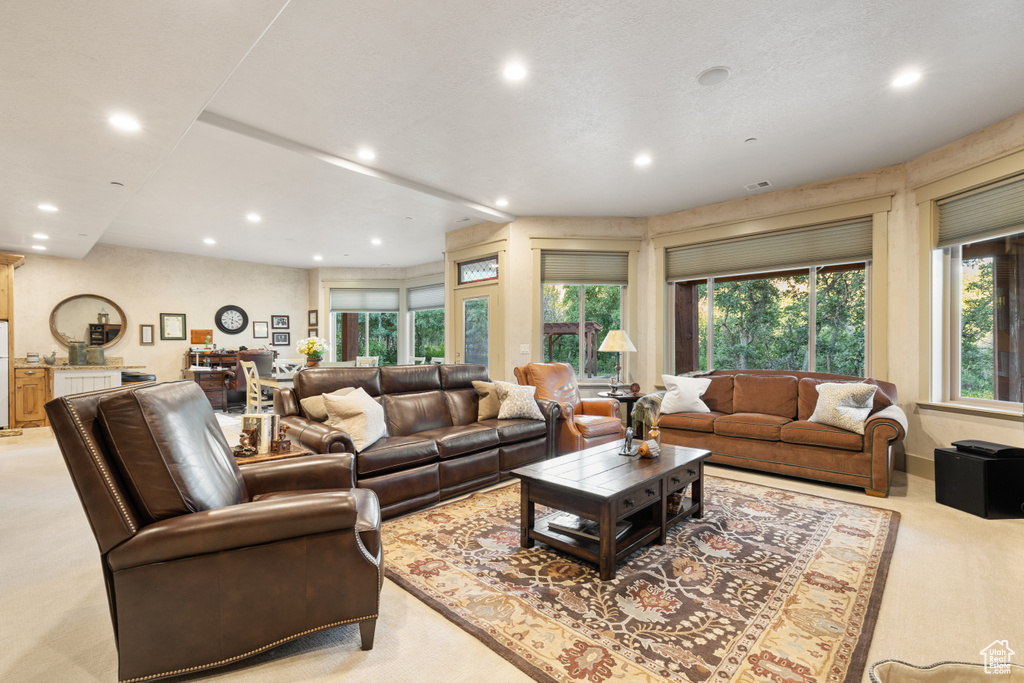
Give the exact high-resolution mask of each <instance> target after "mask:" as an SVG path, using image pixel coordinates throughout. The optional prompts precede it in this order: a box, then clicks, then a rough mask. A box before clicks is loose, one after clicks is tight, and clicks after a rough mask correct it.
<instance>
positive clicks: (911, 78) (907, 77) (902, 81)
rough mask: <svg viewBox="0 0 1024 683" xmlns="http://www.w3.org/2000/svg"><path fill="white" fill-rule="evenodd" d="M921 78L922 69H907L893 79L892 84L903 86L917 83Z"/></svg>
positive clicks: (898, 86)
mask: <svg viewBox="0 0 1024 683" xmlns="http://www.w3.org/2000/svg"><path fill="white" fill-rule="evenodd" d="M919 80H921V72H920V71H907V72H904V73H902V74H900V75H899V76H897V77H896V78H894V79H893V81H892V85H893V87H895V88H902V87H904V86H907V85H910V84H912V83H917V82H918V81H919Z"/></svg>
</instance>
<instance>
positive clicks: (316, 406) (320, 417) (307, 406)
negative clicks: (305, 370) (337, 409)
mask: <svg viewBox="0 0 1024 683" xmlns="http://www.w3.org/2000/svg"><path fill="white" fill-rule="evenodd" d="M355 390H356V388H355V387H342V388H341V389H338V390H337V391H332V392H331V393H332V394H334V395H335V396H347V395H348V394H351V393H352V392H353V391H355ZM324 396H326V394H319V395H317V396H307V397H306V398H304V399H302V400H301V401H299V405H300V406H302V412H304V413H305V414H306V417H308V418H309V419H310V420H316V421H317V422H327V406H326V404H324Z"/></svg>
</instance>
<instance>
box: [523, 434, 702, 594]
mask: <svg viewBox="0 0 1024 683" xmlns="http://www.w3.org/2000/svg"><path fill="white" fill-rule="evenodd" d="M621 447H622V441H617V442H615V443H609V444H604V445H602V446H595V447H594V448H588V449H586V450H583V451H579V452H577V453H570V454H569V455H563V456H561V457H558V458H552V459H551V460H544V461H541V462H538V463H534V464H532V465H527V466H526V467H520V468H518V469H515V470H512V476H514V477H518V478H519V479H520V480H521V494H522V517H521V526H520V544H521V545H522V546H523V547H524V548H532V547H533V544H534V541H543V542H544V543H547V544H548V545H550V546H551V547H553V548H557V549H559V550H562V551H564V552H567V553H569V554H570V555H574V556H576V557H578V558H580V559H583V560H587V561H588V562H593V563H595V564H597V565H598V567H599V568H600V574H601V580H602V581H607V580H608V579H614V578H615V565H616V564H617V563H618V562H619V561H620V560H622V559H623V558H625V557H626V556H628V555H630V554H631V553H633V552H635V551H636V550H638V549H639V548H642V547H644V546H645V545H648V544H650V543H651V542H655V541H656V542H657V543H658V544H659V545H664V543H665V538H666V536H667V534H668V530H669V528H671V527H672V526H674V525H675V524H678V523H679V522H681V521H682V520H684V519H686V518H687V517H691V516H692V517H697V518H699V517H701V516H702V515H703V511H704V495H703V477H704V461H705V460H706V459H707V458H708V457H709V456H710V455H711V453H710V451H707V450H703V449H697V448H684V447H682V446H667V445H666V446H662V447H661V455H660V457H657V458H654V459H650V460H648V459H643V458H638V457H636V456H633V457H629V456H624V455H619V454H618V451H619V449H620V448H621ZM687 486H690V492H691V493H690V496H689V497H688V498H685V499H684V500H683V504H682V505H681V506H680V508H679V512H678V513H677V514H675V515H669V514H668V497H669V496H670V495H671V494H673V493H675V492H677V491H684V490H685V489H686V487H687ZM538 503H539V504H541V505H546V506H548V507H552V508H555V509H557V510H561V511H565V512H569V513H571V514H574V515H579V516H580V517H583V518H585V519H589V520H593V521H595V522H598V524H599V528H600V531H599V536H600V540H599V541H598V540H588V539H585V538H581V537H579V536H578V535H573V534H567V533H563V532H560V531H556V530H554V529H551V528H550V527H549V526H548V521H549V520H550V519H551V517H553V516H554V515H552V516H551V517H545V518H544V519H541V520H537V519H535V507H536V505H537V504H538ZM622 521H628V522H629V523H630V527H629V530H628V531H626V532H625V533H624V534H623V535H622V536H621V537H620V538H619V539H618V540H616V539H615V528H616V525H617V524H618V523H619V522H622Z"/></svg>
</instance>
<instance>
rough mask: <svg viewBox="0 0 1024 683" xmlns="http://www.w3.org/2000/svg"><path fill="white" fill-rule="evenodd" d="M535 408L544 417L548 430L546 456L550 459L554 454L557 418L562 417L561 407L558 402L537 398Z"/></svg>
mask: <svg viewBox="0 0 1024 683" xmlns="http://www.w3.org/2000/svg"><path fill="white" fill-rule="evenodd" d="M536 401H537V407H538V408H540V412H541V414H542V415H544V423H545V424H546V425H547V429H548V455H547V457H549V458H550V457H551V456H552V455H553V454H554V452H555V439H556V438H557V436H558V418H559V417H560V416H561V415H562V407H561V406H560V405H559V403H558V401H549V400H548V399H546V398H538V399H536Z"/></svg>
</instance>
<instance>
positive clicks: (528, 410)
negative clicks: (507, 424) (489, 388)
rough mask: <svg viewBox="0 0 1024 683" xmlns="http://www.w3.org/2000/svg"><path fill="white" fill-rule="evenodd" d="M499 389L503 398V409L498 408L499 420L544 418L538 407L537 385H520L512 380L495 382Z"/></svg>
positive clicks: (500, 397)
mask: <svg viewBox="0 0 1024 683" xmlns="http://www.w3.org/2000/svg"><path fill="white" fill-rule="evenodd" d="M494 386H495V388H497V390H498V398H499V399H500V400H501V409H500V410H498V419H499V420H509V419H511V418H515V417H524V418H527V419H529V420H543V419H544V415H543V414H542V413H541V412H540V408H538V407H537V400H536V399H535V398H534V395H535V394H536V393H537V387H535V386H532V385H526V386H520V385H518V384H512V383H511V382H495V383H494Z"/></svg>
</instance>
